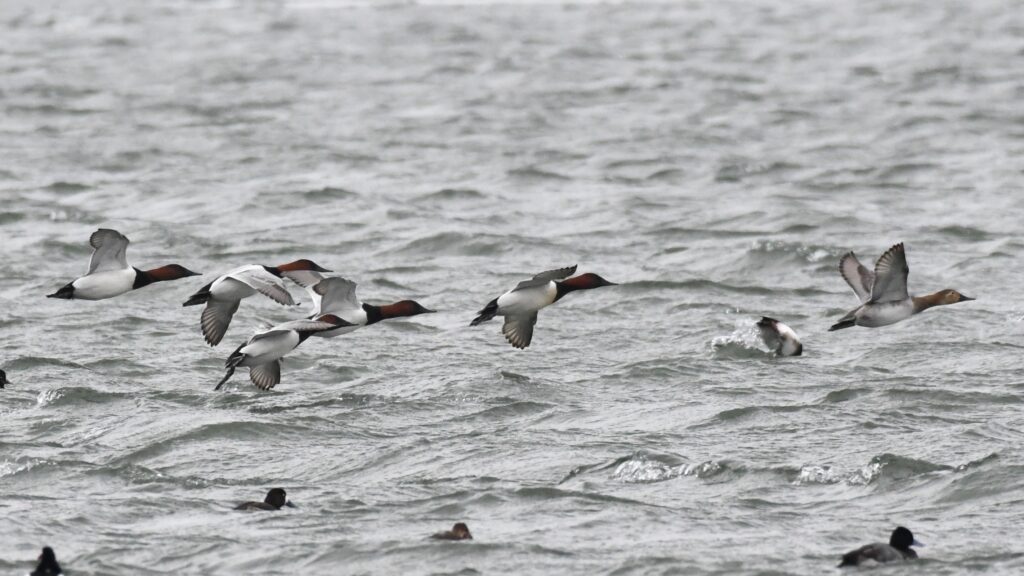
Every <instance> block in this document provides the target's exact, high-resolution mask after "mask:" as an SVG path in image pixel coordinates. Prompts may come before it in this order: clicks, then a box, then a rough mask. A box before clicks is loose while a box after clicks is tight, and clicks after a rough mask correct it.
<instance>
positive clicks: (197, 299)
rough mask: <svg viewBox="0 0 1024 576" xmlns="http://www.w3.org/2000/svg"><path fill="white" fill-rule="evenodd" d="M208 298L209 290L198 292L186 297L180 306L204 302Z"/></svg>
mask: <svg viewBox="0 0 1024 576" xmlns="http://www.w3.org/2000/svg"><path fill="white" fill-rule="evenodd" d="M209 300H210V293H209V292H198V293H196V294H193V295H191V296H189V297H188V300H185V303H184V304H182V306H195V305H196V304H206V303H207V302H208V301H209Z"/></svg>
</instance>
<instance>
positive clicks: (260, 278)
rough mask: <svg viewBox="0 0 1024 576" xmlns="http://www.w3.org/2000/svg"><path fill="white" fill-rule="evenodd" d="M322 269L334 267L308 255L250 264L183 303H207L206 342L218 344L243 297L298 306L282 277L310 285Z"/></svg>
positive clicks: (202, 320) (203, 318)
mask: <svg viewBox="0 0 1024 576" xmlns="http://www.w3.org/2000/svg"><path fill="white" fill-rule="evenodd" d="M318 272H330V270H327V269H325V268H322V267H320V266H319V265H317V263H316V262H313V261H312V260H306V259H302V260H296V261H294V262H289V263H287V264H281V265H280V266H262V265H259V264H250V265H248V266H242V267H240V268H235V269H234V270H232V271H230V272H228V273H226V274H224V275H222V276H219V277H217V279H215V280H214V281H213V282H210V283H209V284H207V285H206V286H203V287H202V288H200V289H199V291H198V292H196V293H195V294H193V295H192V296H190V297H189V299H188V300H186V301H185V303H184V304H182V306H195V305H196V304H206V307H205V308H203V313H202V316H201V318H200V322H199V326H200V328H202V331H203V338H205V339H206V343H207V344H209V345H210V346H216V345H218V344H220V341H221V340H223V339H224V333H225V332H227V330H228V326H229V325H230V324H231V318H232V316H234V314H235V312H236V311H238V305H239V303H241V301H242V300H243V299H245V298H248V297H249V296H252V295H254V294H257V293H259V294H263V295H264V296H266V297H267V298H270V299H271V300H273V301H274V302H277V303H278V304H282V305H284V306H294V305H295V301H294V300H292V295H291V294H290V293H289V292H288V289H287V288H286V287H285V285H284V282H283V281H282V278H288V279H289V280H292V281H293V282H295V283H296V284H298V285H300V286H307V285H308V282H310V281H311V279H312V276H311V275H312V274H314V273H318ZM317 276H319V274H317Z"/></svg>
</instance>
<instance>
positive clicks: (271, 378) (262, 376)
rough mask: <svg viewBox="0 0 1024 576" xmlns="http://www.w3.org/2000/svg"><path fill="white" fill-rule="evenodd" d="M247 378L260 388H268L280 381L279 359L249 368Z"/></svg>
mask: <svg viewBox="0 0 1024 576" xmlns="http://www.w3.org/2000/svg"><path fill="white" fill-rule="evenodd" d="M249 380H252V385H253V386H255V387H257V388H259V389H260V390H270V389H271V388H273V387H274V386H277V385H278V383H280V382H281V361H280V360H274V361H273V362H267V363H266V364H260V365H258V366H252V367H250V368H249Z"/></svg>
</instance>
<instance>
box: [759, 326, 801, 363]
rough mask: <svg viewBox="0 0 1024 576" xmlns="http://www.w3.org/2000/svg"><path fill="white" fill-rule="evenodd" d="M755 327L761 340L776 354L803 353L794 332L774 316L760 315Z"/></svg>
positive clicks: (796, 354) (794, 354) (790, 354)
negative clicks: (759, 333)
mask: <svg viewBox="0 0 1024 576" xmlns="http://www.w3.org/2000/svg"><path fill="white" fill-rule="evenodd" d="M757 329H758V330H760V332H761V340H764V343H765V345H766V346H768V347H769V348H771V349H772V352H775V354H776V355H777V356H799V355H801V354H803V353H804V345H803V344H801V343H800V339H799V338H797V336H796V332H794V331H793V329H792V328H790V327H789V326H787V325H785V324H783V323H782V322H779V321H778V320H776V319H775V318H769V317H767V316H762V317H761V320H759V321H758V322H757Z"/></svg>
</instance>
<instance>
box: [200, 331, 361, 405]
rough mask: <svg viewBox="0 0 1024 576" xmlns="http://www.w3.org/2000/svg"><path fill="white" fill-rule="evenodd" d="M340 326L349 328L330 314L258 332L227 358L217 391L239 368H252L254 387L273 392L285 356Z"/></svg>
mask: <svg viewBox="0 0 1024 576" xmlns="http://www.w3.org/2000/svg"><path fill="white" fill-rule="evenodd" d="M339 326H348V322H345V321H344V320H342V319H341V318H338V317H337V316H332V315H330V314H327V315H324V316H321V317H319V318H317V319H316V320H292V321H289V322H284V323H281V324H278V325H277V326H274V327H272V328H268V329H266V330H263V331H261V332H257V333H256V334H254V335H253V336H252V337H251V338H249V340H248V341H247V342H246V343H244V344H242V345H241V346H239V347H238V348H236V349H235V351H234V352H232V353H231V356H228V359H227V361H225V362H224V367H225V368H226V369H227V373H226V374H224V378H222V379H221V381H220V382H218V383H217V386H216V387H215V388H214V390H220V387H221V386H223V385H224V383H225V382H227V381H228V379H229V378H231V376H232V374H234V373H235V368H237V367H239V366H248V367H249V379H250V380H252V383H253V386H256V387H257V388H259V389H260V390H270V389H271V388H273V387H274V386H277V384H278V383H279V382H281V358H282V357H284V355H285V354H287V353H289V352H291V351H292V350H294V349H295V348H296V347H297V346H298V345H299V344H302V343H303V342H305V341H306V339H307V338H309V337H310V336H312V335H313V334H316V333H317V332H323V331H324V330H330V329H332V328H337V327H339Z"/></svg>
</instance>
